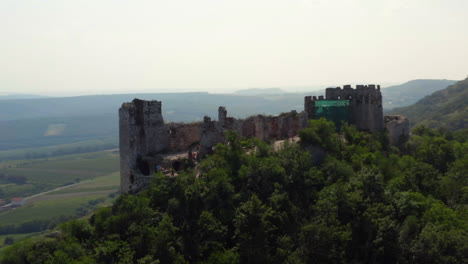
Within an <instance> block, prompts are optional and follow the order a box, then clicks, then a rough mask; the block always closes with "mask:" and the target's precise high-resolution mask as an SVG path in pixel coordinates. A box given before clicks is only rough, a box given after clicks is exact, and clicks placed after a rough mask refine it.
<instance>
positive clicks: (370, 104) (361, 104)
mask: <svg viewBox="0 0 468 264" xmlns="http://www.w3.org/2000/svg"><path fill="white" fill-rule="evenodd" d="M325 99H326V100H349V102H350V108H349V111H350V123H351V124H354V125H356V127H357V129H359V130H361V131H381V130H383V129H384V120H383V108H382V94H381V92H380V86H379V85H377V86H375V85H373V84H370V85H356V89H353V88H351V85H345V86H343V89H342V88H340V87H337V88H327V89H326V90H325Z"/></svg>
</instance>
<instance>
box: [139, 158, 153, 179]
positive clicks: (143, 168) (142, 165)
mask: <svg viewBox="0 0 468 264" xmlns="http://www.w3.org/2000/svg"><path fill="white" fill-rule="evenodd" d="M137 167H138V169H139V170H140V172H141V173H142V174H143V175H145V176H148V175H150V166H149V164H148V162H146V161H144V160H142V159H141V158H139V159H137Z"/></svg>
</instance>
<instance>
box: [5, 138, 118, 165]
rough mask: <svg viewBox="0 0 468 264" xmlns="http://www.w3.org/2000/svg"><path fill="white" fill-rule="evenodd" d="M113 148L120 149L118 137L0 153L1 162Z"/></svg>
mask: <svg viewBox="0 0 468 264" xmlns="http://www.w3.org/2000/svg"><path fill="white" fill-rule="evenodd" d="M113 148H118V138H117V137H108V138H103V139H94V140H84V141H80V142H73V143H67V144H59V145H53V146H47V147H36V148H20V149H11V150H2V151H0V161H2V160H18V159H28V160H29V159H37V158H46V157H56V156H57V157H58V156H63V155H67V154H72V153H86V152H93V151H99V150H105V149H113Z"/></svg>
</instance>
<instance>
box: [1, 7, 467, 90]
mask: <svg viewBox="0 0 468 264" xmlns="http://www.w3.org/2000/svg"><path fill="white" fill-rule="evenodd" d="M467 75H468V1H467V0H265V1H264V0H232V1H227V0H183V1H182V0H151V1H149V0H148V1H146V0H133V1H130V0H128V1H124V0H73V1H71V0H70V1H67V0H56V1H55V0H0V94H5V93H35V94H48V95H71V94H96V93H132V92H163V91H195V90H203V91H211V92H227V91H232V90H236V89H245V88H267V87H292V86H308V85H342V84H346V83H356V82H362V83H388V82H394V83H395V82H404V81H408V80H411V79H417V78H446V79H456V80H458V79H464V78H465V77H467Z"/></svg>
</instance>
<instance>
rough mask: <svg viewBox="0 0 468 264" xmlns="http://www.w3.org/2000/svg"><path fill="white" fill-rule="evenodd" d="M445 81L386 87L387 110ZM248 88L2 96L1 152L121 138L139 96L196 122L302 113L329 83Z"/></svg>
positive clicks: (171, 118)
mask: <svg viewBox="0 0 468 264" xmlns="http://www.w3.org/2000/svg"><path fill="white" fill-rule="evenodd" d="M446 82H453V81H447V80H415V81H410V82H408V83H405V84H402V85H401V86H393V87H389V88H383V89H382V93H383V97H384V98H383V99H384V100H383V102H384V109H385V108H386V106H385V105H386V104H388V100H387V99H386V98H387V97H388V94H391V93H392V91H399V92H398V93H396V94H398V96H397V98H399V97H403V98H409V97H411V96H413V97H414V98H415V99H414V100H415V101H417V100H419V99H421V98H422V97H417V94H418V93H417V92H416V93H412V91H411V90H412V89H413V88H401V87H405V85H408V84H411V85H412V87H416V88H414V89H415V90H418V89H419V88H417V87H419V86H415V85H416V84H421V85H422V84H423V83H425V87H435V88H434V89H436V88H437V89H439V88H440V89H443V88H445V87H442V85H444V84H445V83H446ZM432 83H438V85H432ZM436 86H437V87H436ZM399 87H400V88H399ZM399 89H400V90H399ZM421 89H423V88H421ZM423 90H427V89H423ZM247 91H250V92H260V93H261V94H242V93H240V94H238V93H237V94H210V93H207V92H191V93H147V94H114V95H87V96H75V97H49V98H38V99H10V100H2V101H1V103H0V151H1V150H10V149H20V148H33V147H44V146H53V145H59V144H68V143H73V142H80V141H86V140H94V139H104V138H116V137H117V136H118V109H119V107H120V106H121V105H122V103H124V102H130V101H132V100H133V99H134V98H140V99H146V100H159V101H162V102H163V105H162V111H163V117H164V120H165V121H166V122H193V121H201V120H203V116H205V115H208V116H211V117H212V118H214V119H216V117H217V114H218V113H217V109H218V107H219V106H226V108H227V110H228V115H229V116H233V117H236V118H245V117H248V116H251V115H256V114H265V115H277V114H280V113H281V112H285V111H291V110H296V111H298V112H300V111H302V110H303V109H304V96H306V95H324V93H325V87H323V88H322V89H321V90H319V91H312V90H311V91H309V92H303V93H288V92H285V91H283V90H282V89H279V88H268V89H247ZM414 94H416V95H414ZM395 96H396V95H395ZM390 99H391V98H390Z"/></svg>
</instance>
